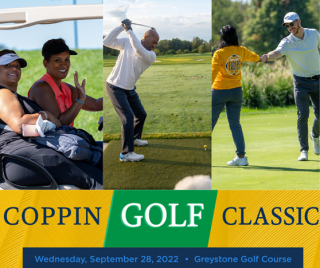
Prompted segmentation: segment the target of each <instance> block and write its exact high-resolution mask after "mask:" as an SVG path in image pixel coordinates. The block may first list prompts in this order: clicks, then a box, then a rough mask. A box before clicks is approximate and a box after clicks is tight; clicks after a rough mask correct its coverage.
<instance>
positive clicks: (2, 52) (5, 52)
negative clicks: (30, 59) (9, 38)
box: [0, 49, 17, 57]
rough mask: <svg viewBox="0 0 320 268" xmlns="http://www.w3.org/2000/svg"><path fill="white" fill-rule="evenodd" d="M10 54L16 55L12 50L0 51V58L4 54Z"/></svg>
mask: <svg viewBox="0 0 320 268" xmlns="http://www.w3.org/2000/svg"><path fill="white" fill-rule="evenodd" d="M11 53H14V54H17V53H16V52H14V51H13V50H10V49H4V50H1V51H0V57H1V56H3V55H5V54H11Z"/></svg>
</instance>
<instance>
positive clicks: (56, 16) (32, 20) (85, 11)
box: [0, 4, 103, 30]
mask: <svg viewBox="0 0 320 268" xmlns="http://www.w3.org/2000/svg"><path fill="white" fill-rule="evenodd" d="M102 18H103V5H102V4H91V5H64V6H45V7H24V8H8V9H0V30H12V29H19V28H24V27H28V26H31V25H36V24H51V23H57V22H62V21H69V20H89V19H102ZM1 23H16V24H10V25H1Z"/></svg>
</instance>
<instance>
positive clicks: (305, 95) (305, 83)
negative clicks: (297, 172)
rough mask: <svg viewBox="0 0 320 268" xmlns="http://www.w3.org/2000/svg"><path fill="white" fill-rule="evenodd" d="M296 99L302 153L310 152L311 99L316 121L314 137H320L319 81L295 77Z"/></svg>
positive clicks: (313, 127) (313, 131)
mask: <svg viewBox="0 0 320 268" xmlns="http://www.w3.org/2000/svg"><path fill="white" fill-rule="evenodd" d="M293 84H294V99H295V103H296V106H297V114H298V121H297V129H298V138H299V142H300V151H308V150H309V145H308V136H309V135H308V118H309V98H310V99H311V103H312V107H313V111H314V121H313V126H312V136H313V137H314V138H318V137H319V123H320V122H319V116H320V112H319V102H320V90H319V86H320V84H319V79H318V80H311V79H307V78H304V77H299V76H296V75H294V76H293Z"/></svg>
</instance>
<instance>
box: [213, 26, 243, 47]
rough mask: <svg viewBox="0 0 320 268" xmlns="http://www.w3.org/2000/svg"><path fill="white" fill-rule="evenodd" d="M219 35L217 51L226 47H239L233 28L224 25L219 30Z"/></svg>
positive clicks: (235, 31)
mask: <svg viewBox="0 0 320 268" xmlns="http://www.w3.org/2000/svg"><path fill="white" fill-rule="evenodd" d="M220 33H221V36H220V43H219V46H218V48H217V50H218V49H220V48H224V47H228V46H239V41H238V35H237V30H236V28H235V27H234V26H232V25H225V26H223V27H222V29H221V30H220Z"/></svg>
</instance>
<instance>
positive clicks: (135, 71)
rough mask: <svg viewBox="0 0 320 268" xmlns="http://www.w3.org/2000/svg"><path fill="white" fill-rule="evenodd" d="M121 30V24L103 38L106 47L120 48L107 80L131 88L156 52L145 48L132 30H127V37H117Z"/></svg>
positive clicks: (154, 57)
mask: <svg viewBox="0 0 320 268" xmlns="http://www.w3.org/2000/svg"><path fill="white" fill-rule="evenodd" d="M122 31H124V28H123V26H122V25H121V26H119V27H117V28H115V29H114V30H112V31H111V32H110V33H109V34H108V35H107V36H106V37H105V39H104V40H103V44H104V45H105V46H106V47H110V48H113V49H117V50H120V54H119V56H118V59H117V62H116V65H115V66H114V67H113V69H112V72H111V73H110V75H109V77H108V79H107V82H108V83H109V84H111V85H114V86H117V87H120V88H123V89H126V90H132V89H134V86H135V84H136V82H137V80H138V78H139V77H140V75H141V74H142V73H143V72H144V71H145V70H146V69H147V68H148V67H149V66H150V65H151V64H152V63H154V61H155V60H156V53H155V52H154V51H149V50H147V49H145V48H144V46H143V45H142V44H141V41H140V40H138V38H137V37H136V36H135V34H134V33H133V31H132V30H129V31H127V35H128V36H129V38H117V36H118V35H119V34H120V33H121V32H122Z"/></svg>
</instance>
